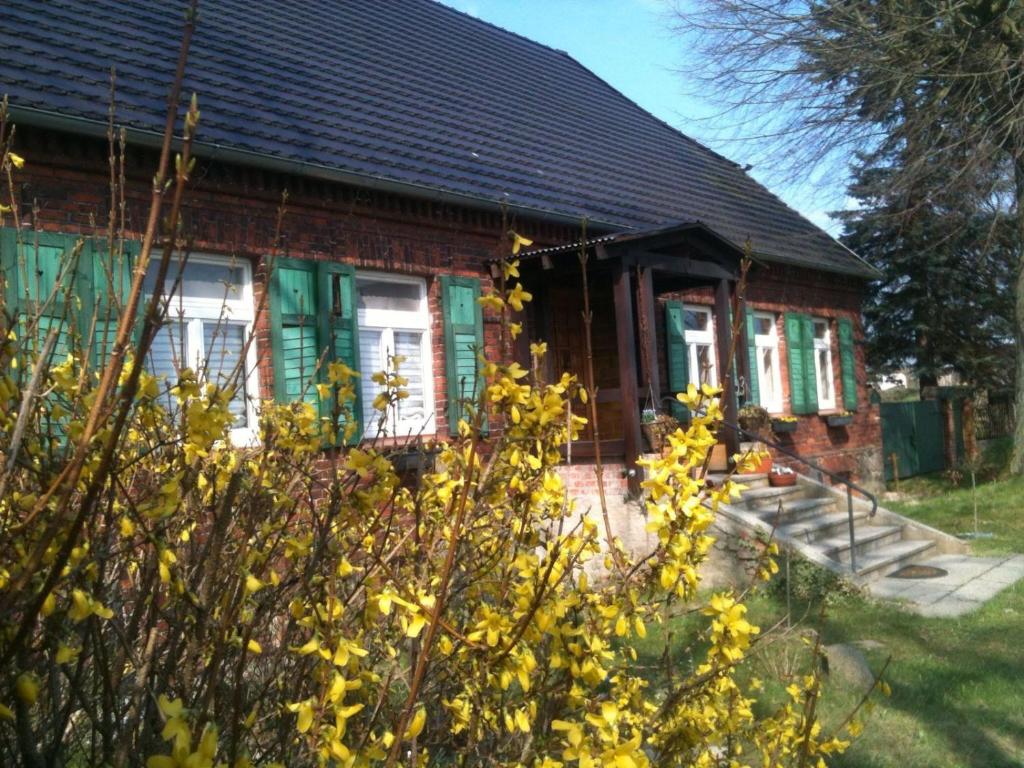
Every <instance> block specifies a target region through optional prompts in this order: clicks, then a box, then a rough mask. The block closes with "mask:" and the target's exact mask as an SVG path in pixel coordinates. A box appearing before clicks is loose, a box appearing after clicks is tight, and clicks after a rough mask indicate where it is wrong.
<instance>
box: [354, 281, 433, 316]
mask: <svg viewBox="0 0 1024 768" xmlns="http://www.w3.org/2000/svg"><path fill="white" fill-rule="evenodd" d="M356 287H357V289H358V291H359V308H360V309H387V310H391V311H398V312H419V311H420V287H419V286H418V285H416V284H414V283H392V282H387V281H384V280H359V281H358V282H357V283H356Z"/></svg>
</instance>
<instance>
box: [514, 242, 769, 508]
mask: <svg viewBox="0 0 1024 768" xmlns="http://www.w3.org/2000/svg"><path fill="white" fill-rule="evenodd" d="M743 255H744V254H743V251H742V249H741V248H739V247H738V246H737V245H736V244H734V243H732V242H730V241H728V240H726V239H725V238H723V237H721V236H720V235H718V234H717V233H715V232H714V231H712V230H711V229H709V228H708V227H706V226H705V225H703V224H701V223H699V222H693V223H685V224H678V225H674V226H671V227H664V228H659V229H656V230H648V231H644V232H630V233H623V234H616V235H606V236H601V237H596V238H592V239H589V240H588V241H586V242H585V243H572V244H567V245H562V246H554V247H549V248H542V249H537V250H533V251H530V252H527V253H525V254H523V255H522V257H521V259H520V267H519V269H520V273H521V279H522V282H523V285H524V287H525V288H526V289H527V290H528V291H530V292H531V293H532V294H533V296H534V300H533V302H531V303H530V304H529V305H528V311H527V316H526V323H525V332H524V333H523V334H522V335H521V336H520V339H519V343H520V345H521V346H520V348H519V349H518V350H517V357H521V358H522V359H524V360H526V359H528V356H529V351H528V345H529V344H530V343H531V342H533V341H539V340H543V341H545V342H547V345H548V354H547V355H546V358H545V365H546V367H547V370H546V371H545V373H546V374H548V376H549V378H550V377H553V376H557V375H558V374H560V373H561V372H562V371H569V372H571V373H574V374H576V375H577V376H579V378H580V380H581V381H587V370H588V360H587V344H586V323H585V299H584V288H583V285H584V281H583V274H584V273H583V270H584V269H585V270H586V283H587V290H588V293H589V302H590V317H591V333H590V338H591V343H592V344H591V349H592V362H593V371H594V386H595V388H596V389H597V397H596V404H597V424H596V425H595V424H588V425H587V428H586V430H585V432H584V434H583V435H582V438H581V440H579V441H578V442H575V443H573V445H572V448H571V450H572V459H573V460H574V461H575V460H578V459H581V460H589V459H591V458H592V457H594V456H595V454H596V453H597V449H598V447H599V448H600V453H601V457H602V460H603V461H606V462H611V463H615V464H622V465H623V466H624V467H625V471H626V474H627V482H628V486H629V489H630V490H631V491H633V492H636V491H638V490H639V483H640V480H641V479H642V478H641V476H640V471H639V468H638V467H637V465H636V461H637V459H638V458H639V456H640V454H641V453H642V452H644V441H643V437H642V432H641V411H642V409H643V408H644V407H645V405H648V406H653V407H655V408H658V409H659V410H663V409H664V404H665V403H667V402H668V400H669V399H671V398H674V395H675V393H676V392H678V391H681V390H683V389H685V386H686V381H685V379H686V378H687V374H686V372H685V366H683V372H682V375H680V371H679V370H678V369H677V370H673V371H669V370H668V369H669V367H671V366H672V365H673V361H671V360H669V357H668V355H667V353H666V321H665V310H664V306H663V297H665V296H666V295H667V294H673V293H677V292H681V291H685V290H689V289H693V288H699V287H703V288H705V290H707V289H710V290H711V292H712V294H713V297H714V306H713V308H712V312H711V314H710V315H709V316H708V318H707V323H708V326H709V327H708V328H707V329H706V330H707V332H708V334H709V336H710V337H711V338H709V341H712V340H713V343H712V344H709V345H708V351H709V355H710V356H712V357H711V358H710V359H709V361H708V365H709V366H711V367H713V370H714V371H717V372H718V373H717V375H713V376H712V378H713V379H714V380H717V381H718V382H719V383H720V384H721V385H722V386H723V388H724V391H723V395H722V398H723V411H724V414H725V419H726V421H728V422H730V423H732V424H735V423H736V417H737V411H738V399H739V398H738V393H737V385H736V382H745V381H747V380H748V379H749V371H748V370H747V368H748V366H749V358H748V356H747V355H746V354H745V353H744V352H743V351H745V350H746V349H747V346H746V340H745V338H742V336H744V335H745V331H746V329H745V324H743V323H741V324H740V335H741V338H737V339H736V340H735V343H734V339H733V330H732V325H731V323H730V318H731V317H734V316H737V315H736V314H735V313H739V315H738V316H740V317H743V316H744V314H745V302H744V297H743V296H742V295H739V291H738V286H739V281H740V273H741V262H742V259H743ZM712 318H713V319H712ZM679 322H680V323H682V322H683V319H682V318H679ZM679 333H680V334H681V333H682V329H679ZM716 350H717V353H716ZM730 351H732V353H733V354H732V357H733V362H732V364H730V363H729V361H728V358H729V356H730ZM676 367H677V368H678V365H677V366H676ZM726 372H728V375H726ZM689 378H691V379H694V380H697V379H699V378H700V374H699V372H698V373H696V374H694V375H691V376H690V377H689ZM740 386H742V384H741V385H740ZM722 442H723V443H725V445H726V450H727V452H728V453H729V455H731V454H732V453H735V452H736V450H737V448H738V441H737V437H736V434H735V433H734V432H733V431H732V430H723V435H722Z"/></svg>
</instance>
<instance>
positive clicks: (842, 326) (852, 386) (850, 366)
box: [838, 317, 857, 411]
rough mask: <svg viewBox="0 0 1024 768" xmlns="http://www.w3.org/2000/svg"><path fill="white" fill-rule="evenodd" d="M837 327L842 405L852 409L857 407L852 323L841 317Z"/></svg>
mask: <svg viewBox="0 0 1024 768" xmlns="http://www.w3.org/2000/svg"><path fill="white" fill-rule="evenodd" d="M838 327H839V365H840V368H841V375H842V379H843V406H844V407H846V408H847V409H849V410H851V411H852V410H854V409H855V408H856V407H857V359H856V356H855V355H854V352H853V323H852V322H851V321H850V320H849V318H845V317H843V318H840V319H839V321H838Z"/></svg>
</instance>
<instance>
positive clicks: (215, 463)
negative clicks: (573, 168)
mask: <svg viewBox="0 0 1024 768" xmlns="http://www.w3.org/2000/svg"><path fill="white" fill-rule="evenodd" d="M171 107H172V108H174V107H176V104H175V103H174V100H173V99H172V102H171ZM197 118H198V111H197V109H196V106H195V102H193V106H192V108H191V110H190V112H189V115H188V117H187V118H186V121H187V122H186V141H185V144H184V146H183V149H182V155H181V157H180V158H179V159H178V161H177V162H175V164H174V167H175V173H174V176H173V178H172V177H171V176H169V175H168V168H169V167H170V161H169V160H167V161H165V163H164V165H162V166H161V168H160V169H158V171H157V174H156V179H157V183H156V184H155V185H154V186H155V188H156V190H157V192H155V194H154V206H155V214H156V215H154V216H153V217H152V219H151V220H152V221H153V222H155V221H159V220H160V215H159V214H160V213H161V202H162V198H161V195H162V194H163V191H164V190H167V191H168V192H169V193H170V195H171V196H172V197H173V198H174V199H175V200H176V201H180V200H181V195H182V194H183V190H184V187H185V185H186V183H187V174H188V169H189V167H190V159H189V147H190V139H191V133H192V129H193V128H194V126H195V122H196V120H197ZM8 137H9V133H8V134H4V135H3V138H4V139H6V138H8ZM168 146H169V145H168ZM19 160H20V159H19V158H17V157H16V156H15V155H13V154H12V153H11V151H10V148H9V146H8V144H7V143H6V141H5V143H3V144H0V167H2V168H3V170H4V173H5V174H7V173H8V172H11V173H14V172H16V171H17V167H16V166H20V162H19ZM12 188H13V187H12ZM177 209H178V207H177V203H175V204H172V205H171V206H170V207H169V213H168V221H167V231H168V232H177V219H176V216H177ZM8 213H9V214H10V215H12V216H15V217H16V216H17V215H18V211H17V201H16V200H15V199H14V197H13V196H11V198H10V205H9V206H8ZM153 226H155V225H151V228H150V230H149V231H147V233H146V234H145V237H144V240H143V247H142V252H141V255H140V257H139V262H138V265H137V267H136V272H135V274H134V276H133V283H132V288H131V292H130V294H129V296H128V298H127V300H126V302H125V311H124V313H123V314H122V315H121V319H120V321H119V323H120V324H119V327H118V334H117V342H116V343H115V344H114V346H113V349H112V353H111V356H110V359H109V361H108V362H107V364H106V365H105V366H104V367H102V368H100V369H98V368H97V367H95V366H92V365H90V364H89V362H88V361H89V359H90V357H89V355H88V346H89V343H88V339H89V338H91V334H89V333H83V332H82V329H81V328H79V327H67V326H66V327H65V330H66V331H67V334H68V336H67V338H66V341H65V342H62V343H64V344H66V347H67V351H66V353H62V354H54V353H53V343H52V342H53V336H52V334H44V333H42V332H41V331H40V330H39V329H40V328H41V327H42V326H41V325H40V324H39V323H38V316H25V315H20V316H18V315H16V314H15V313H14V310H13V308H12V307H5V311H4V313H3V318H4V319H3V321H2V322H3V324H4V325H3V327H2V328H0V338H2V339H3V341H2V343H0V371H4V374H3V376H2V377H0V434H2V436H3V437H2V446H3V458H4V466H5V469H4V471H3V475H2V477H0V484H2V487H3V489H4V490H3V493H2V494H0V603H2V604H3V606H4V608H3V613H2V618H0V659H2V663H0V754H2V755H3V757H4V760H3V762H4V764H22V765H42V764H71V765H141V764H145V765H147V766H148V768H166V767H169V766H212V765H230V766H238V767H241V766H247V765H313V764H324V765H342V766H369V765H387V766H391V765H397V764H403V765H426V764H438V765H455V764H458V765H507V766H512V765H529V766H545V767H546V768H553V767H554V766H561V765H578V766H581V767H582V768H585V767H586V766H597V765H615V766H624V767H628V766H647V765H658V766H670V765H706V766H711V765H726V764H735V761H748V760H756V761H758V762H760V761H761V760H762V759H763V760H764V761H765V764H771V765H782V764H787V765H788V764H801V765H802V764H806V762H807V761H808V760H813V761H817V760H818V759H819V758H822V757H824V756H827V755H829V754H831V753H833V752H836V751H839V750H841V749H842V748H843V747H844V746H845V744H846V741H845V740H843V738H842V737H841V735H836V734H825V733H823V732H822V731H821V730H820V728H819V726H818V724H817V723H816V720H815V716H814V711H815V707H814V701H815V700H816V698H817V696H818V690H819V684H818V680H817V678H816V676H814V675H812V676H810V677H808V678H807V679H806V680H804V681H802V683H801V684H800V685H799V686H793V687H792V688H791V701H790V702H789V703H788V704H786V705H785V706H783V707H782V708H781V709H780V710H778V711H777V712H775V713H773V714H771V715H770V716H767V717H755V716H754V715H753V714H752V710H751V705H752V698H751V695H750V692H749V691H745V690H743V689H742V688H741V686H740V684H739V683H738V682H737V679H736V677H735V673H736V671H737V667H738V665H739V664H741V663H742V662H743V660H744V658H745V657H746V656H747V655H748V653H749V652H750V648H751V646H752V645H753V644H755V643H756V642H757V637H758V628H757V627H754V626H752V625H751V624H750V623H749V622H748V621H747V620H746V618H745V610H746V609H745V607H744V606H743V605H742V603H741V602H739V601H738V600H737V598H736V596H735V595H733V594H731V593H722V594H716V595H714V596H713V597H711V598H710V600H709V601H708V602H707V603H706V604H704V605H703V606H702V607H701V609H702V611H703V614H704V615H705V616H706V621H705V622H704V626H703V629H702V630H701V632H702V636H703V637H704V638H705V639H706V641H707V642H706V650H705V651H704V652H703V654H702V656H701V658H700V660H699V663H697V664H696V665H695V666H694V667H693V668H692V669H682V670H678V674H677V676H676V677H675V678H674V680H673V682H672V684H671V685H670V686H667V687H662V688H655V689H651V688H649V687H648V685H647V683H645V678H644V677H643V676H642V675H641V674H639V673H640V671H641V670H638V669H636V668H635V660H636V654H635V652H634V650H633V648H632V645H631V641H632V639H633V638H636V637H643V636H644V635H645V634H646V633H647V631H648V628H649V627H651V626H652V625H656V624H657V623H658V622H660V621H661V620H662V619H663V618H664V617H666V616H670V615H672V613H673V612H674V611H677V610H694V607H695V600H696V588H697V586H698V584H699V577H698V567H699V566H700V564H701V562H702V561H703V560H704V558H705V556H706V553H707V551H708V548H709V546H710V544H711V539H710V538H709V536H708V534H707V530H708V526H709V525H710V523H711V521H712V519H713V515H714V512H713V510H714V508H715V506H716V505H717V504H718V503H719V501H720V500H722V499H726V498H728V496H729V494H730V492H731V483H730V482H729V481H726V482H725V483H723V484H721V485H719V486H718V487H716V488H715V489H714V490H713V491H711V490H708V489H706V488H705V487H704V485H703V483H702V481H700V480H699V479H695V474H697V473H698V472H699V470H700V469H701V468H702V467H704V466H705V465H706V460H707V454H708V452H709V450H710V448H711V447H712V446H713V445H714V444H715V442H716V438H715V434H714V430H715V426H716V423H717V422H718V420H719V419H720V411H719V409H718V402H717V399H716V394H717V393H716V392H715V391H714V390H711V389H708V388H704V389H703V391H697V390H695V389H693V388H691V390H690V392H688V393H687V394H685V395H682V396H681V397H680V399H681V400H682V401H683V402H684V403H685V404H686V405H687V406H688V407H689V408H690V410H691V413H693V414H695V416H694V418H693V421H692V423H691V425H690V427H689V429H688V430H687V431H686V432H683V431H682V430H677V431H676V432H675V433H674V434H672V435H670V436H669V438H668V440H669V443H670V445H671V449H670V450H669V451H667V452H666V455H665V457H663V458H660V459H658V460H652V461H651V462H650V463H649V465H648V466H647V470H648V479H647V480H646V481H645V483H644V486H645V493H646V507H647V511H648V515H649V528H650V530H651V531H652V532H653V533H654V534H655V535H656V538H657V542H658V543H657V547H656V548H655V549H653V550H652V551H651V552H649V553H647V554H645V555H643V556H640V557H637V556H633V555H631V554H630V553H627V552H626V551H625V550H623V549H622V548H621V547H619V546H618V545H617V543H615V542H612V543H608V542H607V540H606V538H605V537H603V536H602V531H601V530H600V529H599V525H598V524H595V522H594V521H593V520H592V519H591V518H589V517H585V516H583V517H581V516H580V515H579V514H578V513H577V512H576V510H575V508H574V504H573V501H572V500H571V499H570V498H568V496H567V493H566V490H565V488H564V486H563V484H562V482H561V480H560V477H559V475H558V473H557V472H556V466H557V465H558V464H559V462H560V460H561V448H562V447H563V446H564V445H565V444H566V443H567V441H569V440H571V439H573V438H574V437H575V436H576V434H577V432H578V430H579V429H580V427H581V425H582V424H583V423H584V419H582V418H581V417H580V416H571V417H569V418H567V413H568V412H569V408H568V406H569V404H570V402H571V401H573V400H576V401H579V403H580V404H585V403H587V402H588V397H589V395H590V394H592V393H591V392H590V391H589V390H588V388H587V387H585V386H583V385H582V384H581V382H579V381H578V380H577V379H576V378H575V377H574V376H571V375H569V374H563V375H562V376H561V377H559V378H558V379H557V380H555V381H543V380H541V379H539V378H531V377H530V376H528V374H527V372H526V371H525V370H523V369H522V368H520V367H519V366H518V365H517V364H516V363H503V362H500V361H492V360H482V371H483V381H484V386H483V387H482V391H481V392H479V393H478V396H477V397H475V398H474V399H472V400H471V402H469V403H467V406H466V410H465V413H464V418H463V419H462V420H461V421H460V423H459V431H458V434H457V435H456V436H454V438H453V439H452V440H451V441H450V442H448V443H444V444H442V445H440V446H439V448H438V453H437V456H436V464H435V466H434V467H433V468H432V469H430V470H428V471H425V472H423V473H422V474H421V476H419V477H418V478H415V479H412V480H409V479H403V478H402V477H400V475H399V473H398V472H397V471H396V469H395V466H394V464H393V462H392V461H391V459H390V457H389V452H388V451H386V450H379V449H375V448H374V447H372V446H370V445H361V446H351V447H344V448H325V442H326V443H333V442H335V440H336V433H339V432H340V433H343V434H346V435H348V436H351V432H352V427H351V426H347V425H351V424H353V423H354V422H353V420H352V419H351V414H350V413H349V411H348V407H349V403H351V401H352V396H353V393H354V389H353V387H354V385H355V377H356V376H358V374H357V373H356V372H354V371H351V370H350V369H348V368H347V367H346V366H344V365H343V364H341V363H329V364H328V368H329V370H328V382H329V383H328V384H326V385H323V391H321V392H319V393H318V394H319V395H320V396H321V397H325V398H328V399H329V400H330V402H333V403H335V407H334V409H333V412H332V414H331V415H330V416H329V417H322V416H321V415H320V414H319V413H318V411H317V409H316V408H314V407H313V406H312V405H311V404H310V403H309V402H306V401H305V400H300V401H297V402H292V403H276V404H275V403H263V404H262V408H261V413H260V426H259V432H260V442H259V446H258V447H255V448H243V447H237V446H233V445H232V444H231V440H230V431H229V426H230V424H231V420H232V416H231V412H230V408H229V404H230V401H231V397H232V395H233V385H232V384H230V383H229V384H226V385H222V386H214V385H210V384H205V383H204V381H203V375H202V370H193V369H190V368H181V369H180V370H179V372H178V375H177V378H176V380H175V381H161V380H158V379H156V378H154V377H153V376H151V375H149V374H148V373H147V371H146V368H145V365H144V364H143V361H144V360H145V359H146V352H147V347H148V344H149V343H150V342H151V341H152V338H153V335H154V334H155V332H156V329H157V328H158V327H159V325H160V324H161V323H162V322H165V319H164V318H165V316H166V306H161V305H160V301H159V299H154V301H153V302H151V303H150V304H149V305H148V307H147V309H146V311H145V312H144V313H143V314H142V316H141V319H139V313H137V312H135V311H134V308H135V306H136V305H137V303H138V301H139V290H140V287H141V282H142V275H143V274H145V272H146V269H147V265H148V264H149V262H150V260H151V259H153V258H157V257H154V256H153V254H154V253H155V251H154V250H153V248H152V246H153V243H154V242H155V241H156V234H155V232H154V230H153ZM118 231H119V227H115V226H113V222H112V225H111V228H110V233H111V234H110V237H109V244H110V246H111V248H112V249H113V250H117V249H119V248H121V247H122V243H121V237H120V235H118V234H117V232H118ZM519 242H521V239H517V240H516V244H517V245H518V243H519ZM174 251H175V242H174V240H173V239H172V238H170V237H165V238H164V239H163V249H162V256H160V257H159V258H161V259H162V261H161V268H162V270H163V271H164V272H166V271H167V268H168V265H169V263H170V262H169V259H170V258H171V253H173V252H174ZM516 267H517V262H516V261H515V260H512V259H509V260H507V261H505V262H504V264H503V269H504V278H505V280H504V281H502V286H503V289H502V290H499V291H496V292H495V293H494V294H493V295H491V296H488V297H486V299H485V301H486V304H487V305H488V306H489V307H491V308H492V311H495V312H498V313H500V315H501V317H502V318H503V322H504V327H505V329H506V331H507V332H508V333H509V334H513V333H514V332H515V326H513V325H511V324H510V323H509V322H508V319H509V316H510V310H509V300H510V297H513V296H514V303H520V302H521V301H524V300H528V298H529V297H528V294H525V292H524V291H523V290H522V287H521V286H520V285H519V284H518V283H516V285H515V286H514V287H511V288H507V287H505V281H509V282H511V280H512V279H514V278H515V277H516V276H517V269H516ZM159 295H160V290H159V289H158V290H157V296H158V297H159ZM541 354H542V349H541V348H540V347H536V348H535V355H537V356H539V355H541ZM394 363H395V370H392V371H391V372H389V373H387V374H382V379H383V380H385V381H386V382H387V394H386V395H385V396H384V397H383V398H380V399H379V402H378V403H377V404H378V406H379V407H380V408H382V409H386V408H388V407H390V406H391V404H392V403H393V401H394V400H395V399H400V398H401V397H402V386H403V384H404V380H403V379H402V377H401V375H400V364H401V361H400V360H398V359H395V360H394ZM534 368H535V370H536V371H539V370H540V369H541V367H540V366H535V367H534ZM579 411H580V407H579V405H577V407H576V408H575V409H573V412H576V413H579ZM485 415H486V418H487V420H488V423H489V424H490V425H491V430H490V431H489V432H487V433H485V431H484V430H483V429H482V428H481V426H482V424H483V420H484V417H485ZM408 449H409V446H403V447H402V449H401V450H402V451H408ZM396 450H397V449H396ZM589 562H596V563H597V564H599V565H601V566H603V568H604V569H605V576H604V577H603V578H602V579H600V580H599V581H596V582H595V581H592V580H590V579H588V578H587V575H586V572H585V570H584V566H585V565H586V564H587V563H589ZM769 567H770V565H769V564H768V563H766V564H765V568H766V569H767V568H769ZM755 756H756V757H755Z"/></svg>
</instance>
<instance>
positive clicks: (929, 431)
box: [881, 400, 959, 480]
mask: <svg viewBox="0 0 1024 768" xmlns="http://www.w3.org/2000/svg"><path fill="white" fill-rule="evenodd" d="M881 411H882V451H883V453H884V457H885V479H886V480H892V479H893V461H892V455H893V454H894V453H895V454H896V464H897V467H898V469H899V475H900V477H901V478H904V477H913V476H914V475H924V474H927V473H929V472H940V471H941V470H943V469H945V468H946V452H945V437H944V432H945V430H944V429H943V416H942V402H941V401H939V400H922V401H920V402H913V403H882V404H881ZM955 412H956V409H954V413H955ZM958 447H959V446H958Z"/></svg>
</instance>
